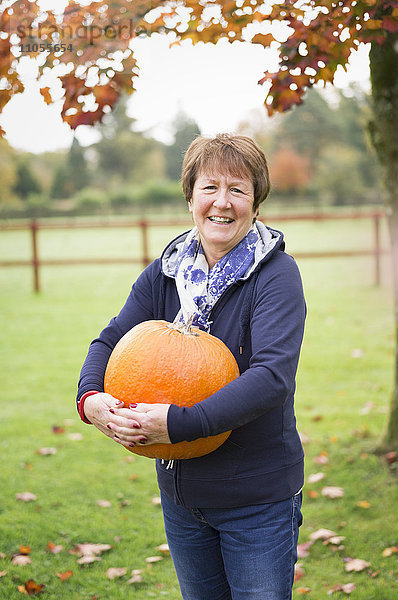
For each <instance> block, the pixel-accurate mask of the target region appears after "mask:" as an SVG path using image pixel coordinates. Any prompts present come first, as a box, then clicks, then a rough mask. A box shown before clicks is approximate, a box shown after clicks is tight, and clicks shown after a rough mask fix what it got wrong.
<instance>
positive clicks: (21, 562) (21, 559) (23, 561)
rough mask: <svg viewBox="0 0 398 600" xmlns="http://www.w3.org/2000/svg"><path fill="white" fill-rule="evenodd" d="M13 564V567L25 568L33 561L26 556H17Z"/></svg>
mask: <svg viewBox="0 0 398 600" xmlns="http://www.w3.org/2000/svg"><path fill="white" fill-rule="evenodd" d="M11 563H12V564H13V565H18V566H19V567H25V566H26V565H30V564H32V559H31V558H30V557H29V556H26V555H25V554H16V555H15V556H14V557H13V559H12V561H11Z"/></svg>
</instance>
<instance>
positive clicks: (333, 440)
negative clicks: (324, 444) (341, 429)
mask: <svg viewBox="0 0 398 600" xmlns="http://www.w3.org/2000/svg"><path fill="white" fill-rule="evenodd" d="M338 441H339V438H338V437H337V435H332V436H330V443H331V444H337V442H338Z"/></svg>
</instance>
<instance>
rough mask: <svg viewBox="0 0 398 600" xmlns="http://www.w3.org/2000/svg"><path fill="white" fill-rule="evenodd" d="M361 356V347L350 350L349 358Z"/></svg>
mask: <svg viewBox="0 0 398 600" xmlns="http://www.w3.org/2000/svg"><path fill="white" fill-rule="evenodd" d="M362 357H363V350H361V348H353V349H352V350H351V358H362Z"/></svg>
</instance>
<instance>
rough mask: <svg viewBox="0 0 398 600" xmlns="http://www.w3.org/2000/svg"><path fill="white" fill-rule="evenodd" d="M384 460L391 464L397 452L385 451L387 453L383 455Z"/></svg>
mask: <svg viewBox="0 0 398 600" xmlns="http://www.w3.org/2000/svg"><path fill="white" fill-rule="evenodd" d="M384 460H385V461H386V463H387V464H388V465H392V464H393V463H395V462H396V461H397V460H398V452H387V454H385V455H384Z"/></svg>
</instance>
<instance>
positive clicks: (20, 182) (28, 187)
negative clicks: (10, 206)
mask: <svg viewBox="0 0 398 600" xmlns="http://www.w3.org/2000/svg"><path fill="white" fill-rule="evenodd" d="M13 189H14V192H15V194H16V195H17V196H19V197H20V198H21V199H22V200H26V199H27V198H28V196H29V195H30V194H38V193H40V192H41V186H40V183H39V182H38V180H37V179H36V177H35V175H34V174H33V173H32V170H31V168H30V165H29V163H28V161H27V160H26V159H20V160H19V161H18V162H17V170H16V179H15V183H14V188H13Z"/></svg>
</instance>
